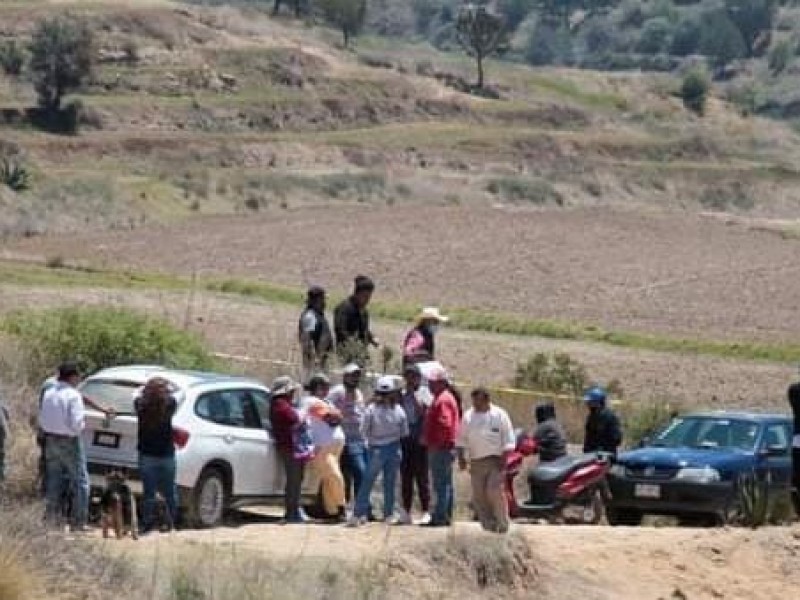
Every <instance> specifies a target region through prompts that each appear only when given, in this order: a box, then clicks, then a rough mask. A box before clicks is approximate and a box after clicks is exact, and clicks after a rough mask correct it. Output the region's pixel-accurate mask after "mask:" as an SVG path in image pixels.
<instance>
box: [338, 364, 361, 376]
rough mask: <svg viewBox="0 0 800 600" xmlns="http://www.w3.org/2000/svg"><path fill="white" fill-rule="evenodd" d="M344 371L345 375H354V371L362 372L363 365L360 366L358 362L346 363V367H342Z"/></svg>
mask: <svg viewBox="0 0 800 600" xmlns="http://www.w3.org/2000/svg"><path fill="white" fill-rule="evenodd" d="M342 373H344V374H345V375H352V374H353V373H361V367H359V366H358V365H357V364H356V363H350V364H347V365H345V367H344V369H342Z"/></svg>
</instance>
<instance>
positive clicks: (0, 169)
mask: <svg viewBox="0 0 800 600" xmlns="http://www.w3.org/2000/svg"><path fill="white" fill-rule="evenodd" d="M0 183H2V184H3V185H5V186H6V187H7V188H9V189H11V190H13V191H15V192H22V191H25V190H27V189H28V188H29V187H30V175H29V173H28V168H27V167H26V166H25V165H24V164H22V162H20V160H19V159H18V158H16V157H12V156H4V157H3V158H2V159H0Z"/></svg>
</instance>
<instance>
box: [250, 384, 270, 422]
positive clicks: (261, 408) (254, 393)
mask: <svg viewBox="0 0 800 600" xmlns="http://www.w3.org/2000/svg"><path fill="white" fill-rule="evenodd" d="M250 395H251V397H252V399H253V402H255V405H256V411H257V412H258V417H259V419H260V421H261V424H260V426H261V427H264V428H265V429H269V428H270V421H269V395H268V394H267V393H266V392H262V391H261V390H250Z"/></svg>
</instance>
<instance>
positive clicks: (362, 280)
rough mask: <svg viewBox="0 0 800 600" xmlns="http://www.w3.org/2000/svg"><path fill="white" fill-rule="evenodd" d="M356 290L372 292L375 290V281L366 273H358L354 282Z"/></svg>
mask: <svg viewBox="0 0 800 600" xmlns="http://www.w3.org/2000/svg"><path fill="white" fill-rule="evenodd" d="M353 287H354V288H355V292H356V293H358V292H372V291H374V290H375V282H374V281H372V279H370V278H369V277H367V276H366V275H357V276H356V278H355V281H354V282H353Z"/></svg>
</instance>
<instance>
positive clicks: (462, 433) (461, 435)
mask: <svg viewBox="0 0 800 600" xmlns="http://www.w3.org/2000/svg"><path fill="white" fill-rule="evenodd" d="M467 419H468V417H466V415H465V417H464V419H462V421H461V428H460V429H459V431H458V434H457V435H456V454H457V455H458V468H459V469H461V470H462V471H466V470H467V450H466V448H467Z"/></svg>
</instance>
